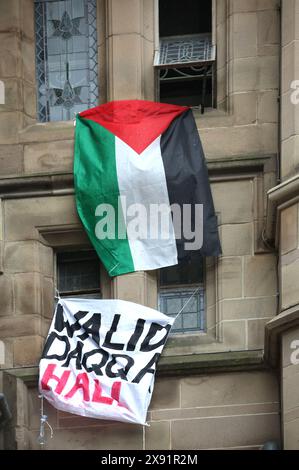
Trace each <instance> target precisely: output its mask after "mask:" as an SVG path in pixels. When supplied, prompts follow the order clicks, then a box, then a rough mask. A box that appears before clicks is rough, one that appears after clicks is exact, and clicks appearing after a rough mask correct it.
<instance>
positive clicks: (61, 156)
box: [24, 140, 74, 173]
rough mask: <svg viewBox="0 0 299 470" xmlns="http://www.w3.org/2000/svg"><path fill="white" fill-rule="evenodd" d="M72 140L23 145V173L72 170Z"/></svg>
mask: <svg viewBox="0 0 299 470" xmlns="http://www.w3.org/2000/svg"><path fill="white" fill-rule="evenodd" d="M73 153H74V142H73V141H70V140H68V141H59V142H43V143H41V144H28V145H25V147H24V169H25V173H47V172H52V171H55V172H57V171H70V172H71V171H72V167H73Z"/></svg>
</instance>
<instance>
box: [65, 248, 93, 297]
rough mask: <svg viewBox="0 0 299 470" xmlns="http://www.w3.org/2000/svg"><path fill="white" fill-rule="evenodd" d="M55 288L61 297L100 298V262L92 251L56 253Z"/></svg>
mask: <svg viewBox="0 0 299 470" xmlns="http://www.w3.org/2000/svg"><path fill="white" fill-rule="evenodd" d="M57 288H58V291H59V294H60V295H61V296H76V295H80V296H84V297H85V296H89V295H92V296H93V297H97V298H101V278H100V261H99V258H98V256H97V254H96V253H95V252H94V251H91V250H90V251H83V250H82V251H79V252H63V253H57Z"/></svg>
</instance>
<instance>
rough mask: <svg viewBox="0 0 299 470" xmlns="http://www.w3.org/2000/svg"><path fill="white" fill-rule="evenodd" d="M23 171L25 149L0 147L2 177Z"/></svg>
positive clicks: (20, 147)
mask: <svg viewBox="0 0 299 470" xmlns="http://www.w3.org/2000/svg"><path fill="white" fill-rule="evenodd" d="M22 170H23V149H22V146H21V145H0V174H1V176H6V175H15V174H17V173H21V172H22Z"/></svg>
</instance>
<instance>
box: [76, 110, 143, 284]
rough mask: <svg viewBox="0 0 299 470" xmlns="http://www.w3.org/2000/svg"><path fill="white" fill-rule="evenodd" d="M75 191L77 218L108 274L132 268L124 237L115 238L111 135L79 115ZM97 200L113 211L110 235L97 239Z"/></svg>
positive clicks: (116, 191)
mask: <svg viewBox="0 0 299 470" xmlns="http://www.w3.org/2000/svg"><path fill="white" fill-rule="evenodd" d="M74 175H75V194H76V204H77V210H78V213H79V216H80V218H81V221H82V223H83V225H84V227H85V230H86V231H87V234H88V236H89V239H90V241H91V243H92V244H93V246H94V248H95V250H96V252H97V254H98V256H99V257H100V259H101V260H102V262H103V264H104V266H105V268H106V269H107V271H108V273H109V274H111V275H112V276H116V275H118V274H122V273H124V272H133V271H134V270H135V269H134V263H133V259H132V255H131V251H130V246H129V243H128V238H127V236H125V238H124V239H119V238H118V236H117V234H118V221H119V220H121V221H123V214H122V212H121V209H120V214H118V210H119V204H118V198H119V195H120V193H119V186H118V178H117V170H116V158H115V136H114V135H113V134H112V133H111V132H109V131H108V130H106V129H105V128H104V127H102V126H101V125H99V124H97V123H95V122H93V121H91V120H89V119H82V118H81V117H80V116H79V115H78V116H77V120H76V136H75V158H74ZM99 204H110V205H111V206H112V207H113V208H114V211H115V215H116V217H115V232H116V233H115V236H114V239H107V238H105V239H103V240H99V239H98V238H97V237H96V234H95V228H96V223H97V222H98V221H99V217H95V211H96V208H97V206H98V205H99Z"/></svg>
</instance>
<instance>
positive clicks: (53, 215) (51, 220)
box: [4, 195, 81, 241]
mask: <svg viewBox="0 0 299 470" xmlns="http://www.w3.org/2000/svg"><path fill="white" fill-rule="evenodd" d="M4 215H5V221H6V222H5V229H4V230H5V238H6V240H10V241H16V240H20V241H22V240H34V239H37V238H38V230H37V228H36V227H42V226H46V227H49V226H51V225H53V226H56V227H57V226H59V225H62V226H63V228H64V230H65V229H66V227H67V226H68V225H71V226H72V228H74V226H75V225H76V224H77V225H78V227H81V224H80V222H79V218H78V215H77V210H76V207H75V199H74V196H73V195H70V196H52V197H43V198H27V199H14V200H8V201H5V204H4Z"/></svg>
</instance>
